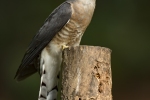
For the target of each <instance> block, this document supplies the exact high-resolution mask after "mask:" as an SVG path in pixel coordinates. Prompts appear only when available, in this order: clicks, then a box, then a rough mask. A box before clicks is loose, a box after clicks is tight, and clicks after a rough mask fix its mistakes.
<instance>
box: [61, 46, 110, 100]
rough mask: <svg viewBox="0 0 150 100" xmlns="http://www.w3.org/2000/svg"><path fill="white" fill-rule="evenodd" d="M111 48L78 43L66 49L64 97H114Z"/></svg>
mask: <svg viewBox="0 0 150 100" xmlns="http://www.w3.org/2000/svg"><path fill="white" fill-rule="evenodd" d="M110 58H111V50H110V49H108V48H104V47H98V46H78V47H74V48H70V50H69V49H66V50H64V53H63V62H62V89H61V100H112V95H111V88H112V78H111V59H110Z"/></svg>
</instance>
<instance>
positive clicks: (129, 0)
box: [0, 0, 150, 100]
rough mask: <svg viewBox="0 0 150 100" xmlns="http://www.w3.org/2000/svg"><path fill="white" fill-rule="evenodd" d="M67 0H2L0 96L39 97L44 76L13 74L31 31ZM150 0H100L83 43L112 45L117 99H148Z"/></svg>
mask: <svg viewBox="0 0 150 100" xmlns="http://www.w3.org/2000/svg"><path fill="white" fill-rule="evenodd" d="M62 2H63V0H57V1H56V0H44V1H41V0H22V1H21V0H1V3H0V29H1V33H0V43H1V44H0V46H1V47H0V50H1V52H0V56H1V57H0V59H1V60H0V61H1V63H0V66H1V70H0V80H1V81H0V84H1V85H0V100H37V97H38V91H39V83H40V77H39V75H38V74H35V75H33V76H31V77H29V78H28V79H26V80H24V81H22V82H19V83H18V82H16V81H15V80H14V79H13V78H14V75H15V72H16V70H17V68H18V66H19V64H20V61H21V59H22V57H23V55H24V52H25V50H26V48H27V46H28V44H29V42H30V41H31V39H32V37H33V36H34V35H35V33H36V32H37V31H38V29H39V28H40V27H41V25H42V24H43V22H44V20H45V19H46V17H47V16H48V15H49V14H50V13H51V12H52V10H53V9H54V8H56V7H57V6H58V5H59V4H60V3H62ZM149 4H150V1H148V0H147V1H146V0H97V6H96V10H95V13H94V17H93V19H92V22H91V24H90V26H89V27H88V29H87V30H86V32H85V34H84V36H83V39H82V42H81V44H84V45H98V46H103V47H108V48H110V49H112V75H113V90H112V92H113V98H114V100H150V95H149V90H150V63H149V62H150V61H149V60H150V6H149Z"/></svg>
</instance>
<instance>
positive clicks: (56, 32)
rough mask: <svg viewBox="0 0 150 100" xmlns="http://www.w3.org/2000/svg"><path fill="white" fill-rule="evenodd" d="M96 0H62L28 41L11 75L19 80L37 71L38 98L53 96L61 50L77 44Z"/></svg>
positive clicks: (60, 60) (54, 95)
mask: <svg viewBox="0 0 150 100" xmlns="http://www.w3.org/2000/svg"><path fill="white" fill-rule="evenodd" d="M95 2H96V0H66V1H65V2H64V3H62V4H61V5H60V6H58V7H57V8H56V9H55V10H54V11H53V12H52V13H51V14H50V15H49V17H48V18H47V19H46V21H45V22H44V25H43V26H42V27H41V28H40V30H39V31H38V33H37V34H36V35H35V37H34V38H33V40H32V41H31V43H30V45H29V47H28V49H27V51H26V53H25V55H24V57H23V60H22V62H21V64H20V66H19V68H18V70H17V73H16V76H15V78H16V79H17V80H18V81H20V80H23V79H25V78H27V77H28V76H30V75H32V74H33V73H35V72H37V71H39V72H40V74H41V86H40V91H39V100H56V97H57V81H58V79H57V75H58V73H59V69H60V65H61V62H62V50H63V49H64V48H66V47H71V46H78V45H79V44H80V41H81V38H82V36H83V33H84V32H85V30H86V28H87V26H88V25H89V23H90V21H91V19H92V16H93V12H94V9H95Z"/></svg>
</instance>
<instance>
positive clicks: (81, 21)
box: [52, 1, 95, 46]
mask: <svg viewBox="0 0 150 100" xmlns="http://www.w3.org/2000/svg"><path fill="white" fill-rule="evenodd" d="M70 4H71V8H72V15H71V18H70V20H69V21H68V22H67V23H66V25H65V26H64V27H63V28H62V29H61V30H60V31H59V32H58V33H57V34H56V36H55V37H54V38H53V40H52V42H55V43H57V44H59V45H67V46H77V45H79V44H80V41H81V38H82V35H83V33H84V31H85V30H86V28H87V26H88V25H89V23H90V21H91V18H92V16H93V12H94V9H95V3H93V4H92V3H88V2H86V3H84V2H80V3H79V1H78V2H74V3H73V5H72V3H70Z"/></svg>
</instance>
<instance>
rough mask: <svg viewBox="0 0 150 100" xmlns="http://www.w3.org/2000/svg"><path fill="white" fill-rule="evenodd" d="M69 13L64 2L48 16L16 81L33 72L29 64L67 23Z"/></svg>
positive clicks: (67, 5) (18, 72)
mask: <svg viewBox="0 0 150 100" xmlns="http://www.w3.org/2000/svg"><path fill="white" fill-rule="evenodd" d="M71 13H72V11H71V5H70V3H67V2H64V3H62V4H61V5H60V6H58V7H57V8H56V9H55V10H54V11H53V12H52V13H51V14H50V15H49V17H48V18H47V19H46V20H45V23H44V25H43V26H42V27H41V28H40V30H39V31H38V33H37V34H36V35H35V37H34V38H33V40H32V41H31V43H30V45H29V47H28V49H27V51H26V53H25V55H24V57H23V59H22V62H21V64H20V66H19V68H18V70H17V73H16V76H15V78H17V80H22V79H24V78H26V77H28V76H29V75H31V74H33V73H34V72H35V69H33V70H32V68H29V67H31V66H30V64H31V63H33V60H34V59H35V58H36V57H37V56H38V55H39V54H40V53H41V51H42V50H43V49H44V48H45V47H46V45H48V43H49V42H50V41H51V40H52V39H53V37H54V36H55V34H57V33H58V32H59V31H60V30H61V29H62V28H63V26H64V25H65V24H66V23H67V22H68V21H69V19H70V17H71ZM28 69H29V70H28ZM24 71H26V72H24Z"/></svg>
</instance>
